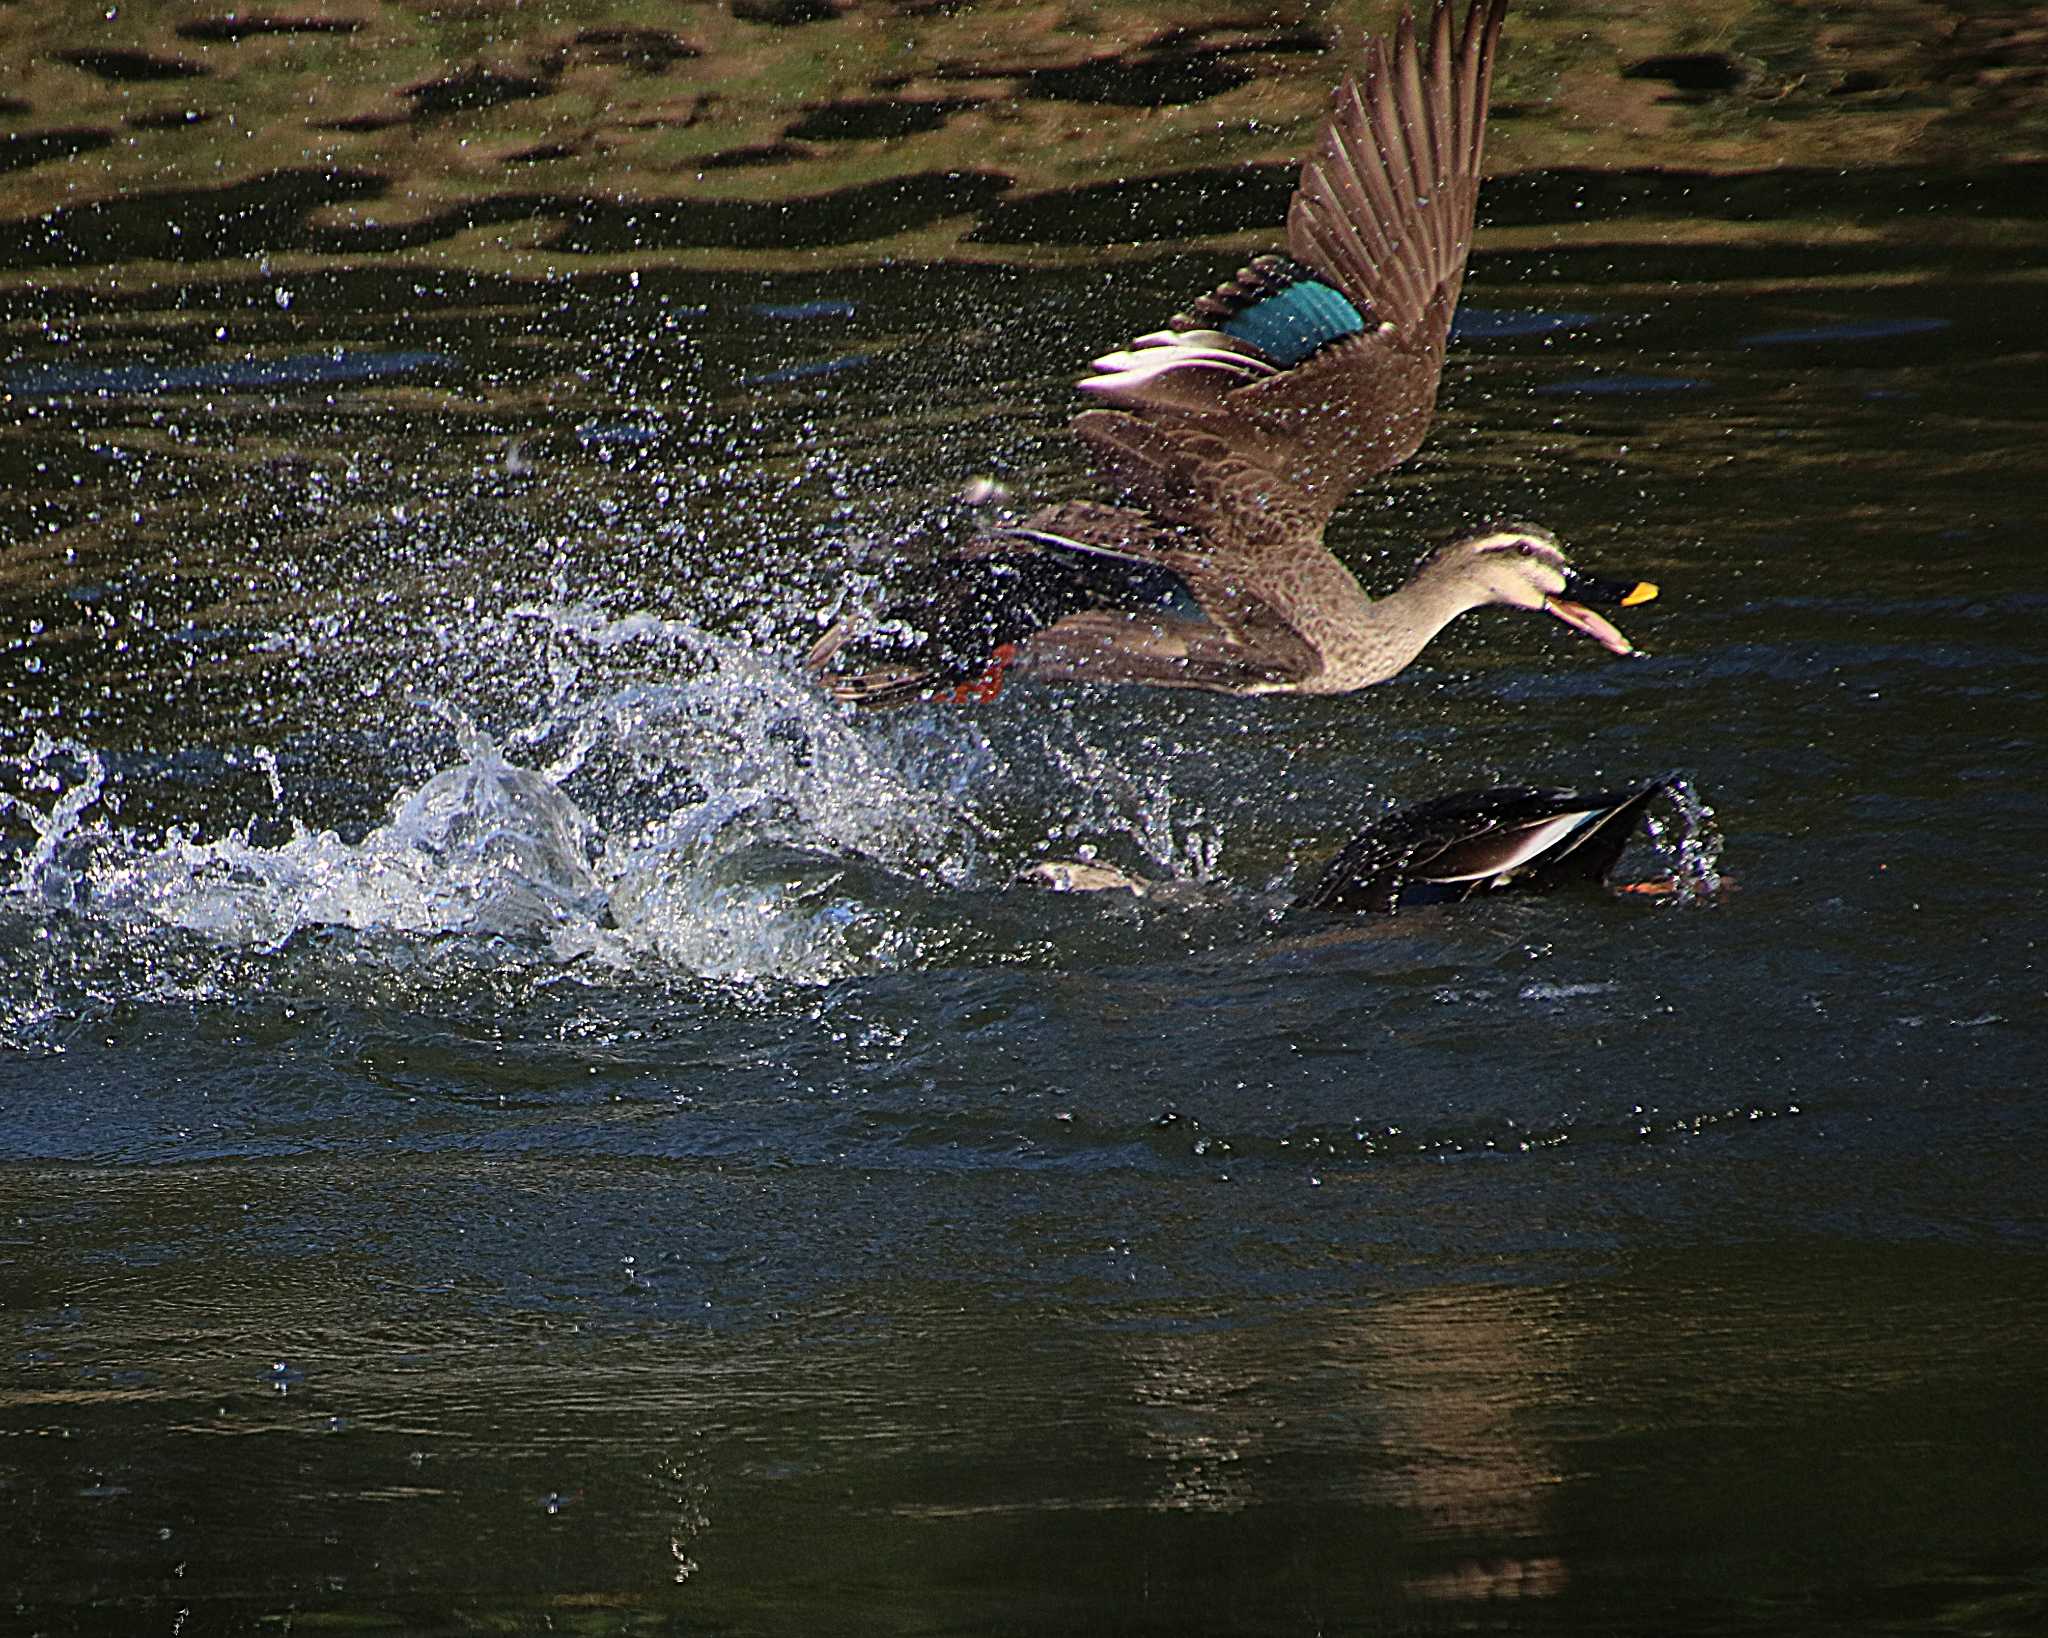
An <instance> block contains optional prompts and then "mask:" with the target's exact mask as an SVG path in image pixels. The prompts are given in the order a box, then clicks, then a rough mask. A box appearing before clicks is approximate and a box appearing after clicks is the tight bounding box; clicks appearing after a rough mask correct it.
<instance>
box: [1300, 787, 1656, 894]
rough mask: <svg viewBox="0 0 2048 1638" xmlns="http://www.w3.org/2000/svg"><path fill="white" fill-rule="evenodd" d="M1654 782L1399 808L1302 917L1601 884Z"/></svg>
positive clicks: (1370, 829)
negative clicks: (1314, 912)
mask: <svg viewBox="0 0 2048 1638" xmlns="http://www.w3.org/2000/svg"><path fill="white" fill-rule="evenodd" d="M1671 785H1672V781H1671V780H1669V779H1652V780H1647V781H1645V782H1644V783H1643V784H1640V785H1634V786H1630V787H1629V788H1628V789H1626V790H1619V791H1600V792H1582V791H1572V790H1554V789H1540V788H1538V787H1535V786H1531V785H1496V786H1493V787H1491V788H1489V789H1486V790H1473V791H1458V792H1455V793H1454V794H1452V795H1450V796H1439V797H1437V798H1435V799H1434V800H1432V801H1428V802H1418V803H1416V804H1415V805H1414V806H1413V807H1406V808H1397V809H1396V810H1395V811H1394V812H1392V813H1389V814H1387V815H1385V816H1384V817H1382V818H1380V819H1377V820H1375V821H1374V822H1373V823H1372V824H1370V825H1368V826H1366V828H1365V829H1364V830H1362V831H1360V832H1359V833H1358V834H1357V835H1356V836H1354V837H1352V838H1351V840H1350V841H1349V842H1347V843H1345V844H1344V847H1343V848H1342V850H1341V851H1339V853H1338V854H1337V856H1336V857H1335V858H1334V859H1332V860H1331V861H1330V862H1329V864H1328V865H1326V866H1325V867H1324V868H1323V872H1322V875H1321V876H1319V877H1318V878H1317V880H1316V884H1315V885H1314V886H1313V887H1311V888H1310V889H1309V890H1308V891H1307V892H1305V893H1303V894H1301V895H1300V896H1299V897H1298V898H1296V899H1295V901H1294V908H1296V909H1298V910H1367V911H1378V912H1380V913H1382V914H1389V915H1390V914H1392V913H1393V912H1394V911H1395V910H1396V909H1399V908H1400V907H1402V906H1404V905H1416V904H1445V903H1455V902H1456V901H1458V900H1460V899H1469V898H1471V897H1472V896H1473V895H1475V894H1478V893H1487V892H1493V891H1497V890H1500V889H1504V888H1520V889H1524V890H1528V891H1533V892H1539V893H1543V892H1549V891H1551V890H1552V889H1555V888H1558V887H1563V886H1565V885H1567V884H1569V883H1573V882H1580V883H1600V882H1604V881H1606V880H1607V876H1608V872H1610V871H1611V870H1613V869H1614V866H1615V861H1617V860H1618V859H1619V858H1620V857H1621V853H1622V849H1623V848H1625V847H1626V846H1627V845H1628V840H1629V837H1630V835H1631V834H1633V832H1634V830H1635V826H1636V820H1637V819H1638V818H1640V817H1641V816H1642V812H1643V809H1644V808H1646V807H1647V806H1649V803H1650V799H1651V798H1652V797H1653V796H1655V795H1656V794H1657V793H1658V792H1659V791H1663V790H1668V789H1670V788H1671Z"/></svg>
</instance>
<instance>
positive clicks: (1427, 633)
mask: <svg viewBox="0 0 2048 1638" xmlns="http://www.w3.org/2000/svg"><path fill="white" fill-rule="evenodd" d="M1485 601H1486V599H1485V598H1484V597H1475V596H1474V595H1473V593H1472V588H1471V586H1470V585H1461V584H1460V583H1459V582H1458V581H1457V580H1456V579H1454V578H1451V577H1449V576H1445V575H1441V574H1432V573H1431V572H1430V566H1429V565H1424V567H1423V568H1422V570H1421V572H1419V573H1418V574H1417V575H1416V576H1415V578H1414V579H1412V580H1410V581H1409V582H1408V583H1407V584H1406V585H1405V586H1403V587H1402V588H1401V589H1400V590H1399V591H1395V592H1389V593H1388V594H1387V595H1386V596H1385V597H1382V598H1379V599H1377V600H1376V601H1374V602H1373V603H1372V604H1371V605H1370V607H1369V608H1368V610H1367V611H1366V613H1365V615H1364V617H1363V619H1361V620H1360V621H1359V622H1358V624H1357V626H1356V628H1355V629H1354V631H1353V632H1352V633H1351V634H1350V635H1351V638H1352V640H1351V641H1349V642H1347V643H1345V644H1344V645H1342V650H1341V652H1331V651H1330V650H1325V655H1324V667H1323V673H1322V675H1321V677H1319V678H1318V679H1317V681H1318V683H1319V684H1321V686H1322V688H1323V689H1324V690H1327V691H1330V692H1337V691H1341V690H1348V689H1353V688H1363V687H1365V686H1366V685H1367V684H1369V683H1376V682H1385V681H1386V680H1387V679H1388V678H1389V677H1391V676H1394V675H1395V674H1396V673H1398V672H1400V671H1401V670H1403V669H1405V668H1406V667H1407V665H1408V664H1409V662H1411V661H1412V660H1413V659H1414V658H1415V657H1416V655H1418V654H1420V653H1421V652H1422V651H1423V650H1424V649H1425V648H1427V647H1428V646H1429V644H1430V640H1431V639H1432V638H1434V637H1435V636H1436V634H1437V633H1438V632H1440V631H1442V630H1443V629H1444V627H1445V626H1447V625H1449V624H1450V623H1451V622H1452V621H1453V620H1455V619H1457V617H1458V616H1459V615H1461V614H1463V613H1464V612H1465V611H1466V610H1467V609H1474V608H1477V607H1479V605H1480V604H1481V603H1483V602H1485Z"/></svg>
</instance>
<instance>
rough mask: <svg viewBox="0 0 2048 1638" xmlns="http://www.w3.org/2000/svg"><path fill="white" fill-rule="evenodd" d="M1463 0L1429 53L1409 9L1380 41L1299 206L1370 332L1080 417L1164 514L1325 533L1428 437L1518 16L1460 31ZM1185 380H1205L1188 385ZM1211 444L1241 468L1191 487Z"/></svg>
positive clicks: (1328, 267)
mask: <svg viewBox="0 0 2048 1638" xmlns="http://www.w3.org/2000/svg"><path fill="white" fill-rule="evenodd" d="M1455 3H1456V0H1438V3H1437V5H1436V7H1435V10H1434V11H1433V13H1432V15H1431V17H1430V22H1429V28H1428V46H1427V51H1426V54H1425V50H1424V47H1423V45H1422V44H1421V42H1420V41H1419V40H1418V37H1417V32H1416V28H1415V23H1414V19H1413V18H1412V16H1408V15H1404V16H1403V17H1402V19H1401V22H1400V24H1399V25H1398V27H1397V29H1396V31H1395V35H1394V39H1393V42H1392V45H1391V47H1390V46H1388V45H1387V44H1386V43H1385V42H1382V41H1380V40H1372V41H1368V42H1367V45H1366V49H1365V53H1364V58H1363V61H1362V63H1361V64H1360V72H1359V74H1358V75H1357V76H1356V77H1350V76H1347V77H1346V79H1345V80H1344V82H1343V83H1342V84H1341V85H1339V86H1338V88H1337V90H1336V92H1335V94H1334V96H1333V99H1332V108H1331V113H1330V116H1329V118H1328V119H1327V120H1326V121H1325V122H1324V124H1323V126H1322V129H1321V131H1320V132H1319V133H1318V135H1317V138H1316V141H1315V143H1314V145H1313V146H1312V147H1311V149H1310V151H1309V154H1308V157H1307V159H1306V160H1305V162H1304V163H1303V166H1302V173H1301V180H1300V182H1299V184H1298V185H1297V186H1296V189H1295V192H1294V197H1293V200H1292V202H1291V204H1290V206H1289V208H1288V217H1287V244H1288V250H1289V252H1290V254H1291V255H1292V256H1293V257H1294V258H1295V260H1296V261H1298V262H1300V263H1302V264H1304V265H1305V266H1307V267H1308V268H1309V269H1310V270H1312V271H1313V272H1314V273H1315V274H1316V276H1317V277H1319V278H1321V279H1323V280H1325V281H1326V282H1328V283H1329V284H1331V285H1333V286H1334V287H1336V288H1337V289H1339V290H1341V291H1342V292H1343V293H1344V295H1345V297H1346V298H1347V299H1348V300H1349V301H1350V302H1351V303H1352V305H1353V306H1354V307H1356V308H1357V309H1358V311H1359V313H1360V314H1361V315H1362V316H1363V317H1364V319H1365V321H1366V328H1365V329H1364V331H1363V332H1361V333H1360V334H1357V335H1352V336H1346V337H1344V338H1343V339H1342V340H1339V341H1335V342H1332V343H1330V344H1328V345H1326V346H1324V347H1323V348H1321V349H1320V350H1319V351H1317V352H1316V353H1314V354H1313V355H1311V356H1310V357H1309V358H1307V359H1306V360H1304V361H1303V362H1302V363H1300V364H1298V365H1296V366H1295V367H1294V368H1292V369H1285V370H1281V371H1279V372H1278V373H1274V374H1267V375H1265V376H1264V377H1263V378H1262V379H1253V380H1250V381H1249V382H1247V383H1245V384H1234V383H1236V382H1240V381H1243V379H1244V378H1243V377H1241V376H1234V375H1232V374H1230V373H1229V372H1227V371H1226V372H1202V373H1197V372H1179V373H1177V374H1176V375H1175V376H1173V377H1171V378H1170V379H1172V380H1173V381H1174V383H1175V388H1176V389H1178V390H1169V389H1167V388H1165V387H1164V386H1162V388H1161V390H1160V391H1159V392H1158V394H1157V396H1156V397H1155V398H1147V397H1146V396H1145V395H1144V393H1143V391H1142V389H1140V391H1139V392H1138V393H1137V394H1136V395H1135V397H1133V396H1126V397H1124V398H1123V399H1121V400H1120V403H1121V407H1120V408H1118V409H1115V410H1090V411H1086V412H1084V413H1083V414H1081V415H1079V416H1077V417H1076V418H1075V422H1074V426H1075V430H1076V431H1077V432H1078V433H1079V434H1080V435H1081V437H1082V438H1083V440H1084V441H1086V442H1087V443H1088V444H1089V445H1090V446H1091V447H1092V448H1093V449H1095V450H1096V452H1097V453H1098V454H1099V455H1101V456H1102V457H1103V458H1104V460H1105V462H1106V464H1107V465H1108V467H1109V469H1110V473H1111V475H1112V476H1113V477H1114V478H1115V479H1116V480H1117V481H1118V482H1120V483H1121V484H1122V485H1123V486H1124V487H1125V488H1126V489H1127V490H1129V491H1130V492H1131V493H1133V494H1134V495H1136V496H1137V497H1138V498H1139V499H1141V500H1143V501H1144V502H1145V504H1147V505H1148V506H1150V507H1152V508H1153V509H1154V510H1155V511H1159V512H1160V513H1161V515H1163V516H1165V515H1170V516H1172V517H1173V518H1174V519H1175V521H1178V522H1182V523H1186V524H1189V525H1191V526H1193V527H1196V528H1199V529H1201V530H1203V532H1204V533H1209V532H1210V531H1211V529H1212V527H1213V528H1214V529H1215V530H1216V531H1217V532H1219V533H1222V534H1230V535H1235V534H1236V532H1237V524H1236V522H1234V521H1233V520H1234V519H1241V518H1243V517H1245V516H1247V515H1260V516H1263V517H1265V518H1266V519H1267V526H1268V527H1270V523H1271V522H1272V521H1274V520H1276V519H1279V518H1284V519H1285V521H1286V522H1287V524H1288V525H1289V527H1290V528H1292V529H1294V530H1295V531H1297V532H1296V533H1295V534H1294V536H1293V537H1292V538H1293V539H1294V540H1295V541H1297V542H1298V543H1301V544H1312V543H1314V542H1316V541H1318V540H1320V538H1321V534H1322V530H1323V528H1324V526H1325V525H1326V524H1327V523H1328V521H1329V518H1330V514H1331V513H1332V512H1334V511H1335V510H1336V509H1337V507H1338V505H1339V504H1340V503H1341V502H1342V501H1343V499H1344V497H1345V496H1346V495H1348V494H1349V493H1350V492H1351V491H1352V490H1353V489H1355V488H1356V487H1357V486H1358V485H1359V484H1360V483H1362V482H1364V481H1365V480H1366V479H1367V478H1370V477H1372V476H1374V475H1375V474H1377V473H1380V472H1384V471H1386V470H1388V469H1389V468H1391V467H1393V466H1396V465H1398V464H1399V463H1400V462H1402V461H1404V460H1406V459H1407V458H1408V456H1409V455H1411V454H1412V453H1413V452H1414V450H1415V448H1416V446H1417V445H1418V444H1420V443H1421V441H1422V437H1423V434H1424V433H1425V432H1426V431H1427V429H1428V426H1429V421H1430V418H1431V416H1432V415H1433V414H1434V412H1435V408H1436V391H1437V382H1438V378H1439V376H1440V375H1441V374H1442V370H1443V357H1444V346H1445V342H1446V340H1447V338H1448V336H1449V333H1450V324H1451V315H1452V312H1453V311H1454V309H1455V308H1456V306H1457V302H1458V291H1459V288H1460V286H1461V285H1462V283H1463V280H1464V272H1465V261H1466V256H1467V254H1468V252H1469V250H1470V247H1471V240H1472V223H1473V215H1474V210H1475V207H1476V204H1477V200H1478V194H1479V167H1480V160H1481V156H1482V154H1483V151H1484V146H1485V128H1486V99H1487V96H1488V93H1489V90H1490V87H1491V84H1492V78H1493V57H1494V52H1495V48H1496V45H1497V42H1498V40H1499V37H1500V30H1501V22H1502V19H1503V18H1504V16H1505V15H1506V11H1507V0H1472V5H1471V7H1470V9H1469V10H1468V11H1467V13H1466V16H1465V23H1464V28H1463V30H1462V31H1456V30H1454V27H1453V24H1454V10H1455ZM1454 35H1455V38H1454ZM1248 276H1249V273H1248V274H1247V275H1241V276H1240V279H1241V280H1242V279H1243V278H1245V277H1248ZM1176 325H1177V327H1180V328H1185V327H1187V324H1186V321H1176ZM1182 375H1186V376H1188V377H1189V378H1190V379H1193V380H1195V381H1196V382H1197V384H1198V385H1199V386H1200V387H1201V388H1202V389H1203V390H1202V391H1198V392H1192V393H1191V392H1189V391H1187V390H1186V386H1187V382H1186V381H1184V380H1182V379H1181V376H1182ZM1203 440H1221V441H1222V442H1224V443H1226V444H1227V445H1228V446H1229V447H1230V449H1231V450H1232V451H1234V452H1235V454H1236V456H1237V458H1238V459H1237V470H1236V471H1234V472H1233V473H1232V474H1231V475H1230V477H1229V478H1228V480H1227V481H1222V482H1210V483H1207V484H1206V485H1203V486H1202V487H1201V488H1200V489H1198V490H1196V491H1193V492H1191V491H1190V490H1189V488H1188V487H1187V478H1186V474H1187V471H1188V469H1189V466H1190V463H1191V461H1198V460H1200V459H1201V458H1202V457H1201V455H1200V454H1199V453H1198V451H1199V450H1201V449H1204V448H1213V447H1214V444H1213V442H1203ZM1169 509H1171V510H1169ZM1217 509H1220V512H1219V510H1217ZM1263 538H1266V539H1271V538H1273V537H1272V536H1271V534H1270V533H1267V534H1265V535H1264V536H1263Z"/></svg>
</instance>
